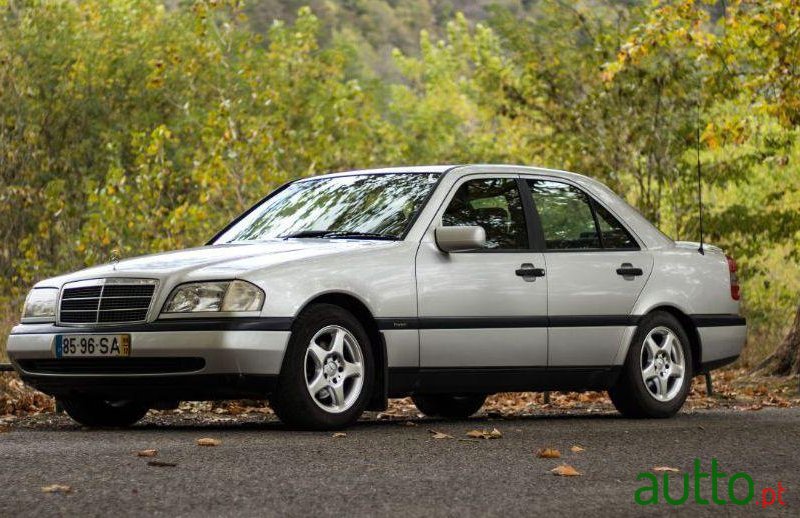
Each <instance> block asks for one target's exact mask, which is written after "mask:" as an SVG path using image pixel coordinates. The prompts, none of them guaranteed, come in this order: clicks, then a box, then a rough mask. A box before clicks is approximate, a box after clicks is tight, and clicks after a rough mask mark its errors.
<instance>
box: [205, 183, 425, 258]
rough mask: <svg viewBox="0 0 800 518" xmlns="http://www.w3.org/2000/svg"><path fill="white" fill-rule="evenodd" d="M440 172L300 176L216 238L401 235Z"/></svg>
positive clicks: (223, 241)
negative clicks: (305, 178) (324, 176)
mask: <svg viewBox="0 0 800 518" xmlns="http://www.w3.org/2000/svg"><path fill="white" fill-rule="evenodd" d="M438 176H439V175H438V174H418V173H399V174H395V173H391V174H363V175H351V176H340V177H329V178H319V179H311V180H303V181H299V182H295V183H293V184H291V185H289V186H288V187H287V188H285V189H284V190H283V191H281V192H279V193H277V194H276V195H275V196H273V197H271V198H269V199H268V200H266V201H265V202H264V203H263V204H261V205H260V206H259V207H257V208H256V209H255V210H253V211H252V212H251V213H250V214H248V215H247V216H246V217H245V218H243V219H242V220H241V221H240V222H238V223H237V224H235V225H234V226H233V227H231V228H230V229H228V230H227V231H226V232H225V233H224V234H223V235H222V236H221V237H220V238H219V239H218V240H217V241H216V242H217V243H231V242H235V241H255V240H262V239H271V238H280V237H325V238H335V237H347V238H354V239H358V238H362V239H392V238H394V239H399V238H401V237H402V235H403V233H404V232H405V230H406V227H407V226H408V225H409V223H410V222H411V221H412V220H413V218H414V215H415V214H416V213H417V211H419V210H420V208H421V207H420V206H421V204H422V203H423V201H424V200H425V198H426V196H427V195H428V193H429V192H430V190H431V189H432V188H433V185H434V183H435V182H436V180H437V178H438Z"/></svg>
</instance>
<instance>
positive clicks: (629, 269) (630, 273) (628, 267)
mask: <svg viewBox="0 0 800 518" xmlns="http://www.w3.org/2000/svg"><path fill="white" fill-rule="evenodd" d="M617 275H622V276H623V277H638V276H639V275H644V272H643V271H642V269H641V268H635V267H634V266H633V265H632V264H631V263H622V264H621V265H620V267H619V268H617Z"/></svg>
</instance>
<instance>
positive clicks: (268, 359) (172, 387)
mask: <svg viewBox="0 0 800 518" xmlns="http://www.w3.org/2000/svg"><path fill="white" fill-rule="evenodd" d="M108 332H109V331H107V330H105V329H99V328H98V329H79V328H72V327H63V328H55V327H54V326H50V325H21V326H17V327H15V328H14V329H13V330H12V333H11V335H10V336H9V338H8V346H7V351H8V356H9V358H10V359H11V362H12V364H13V365H14V367H15V369H16V370H17V371H18V372H19V374H20V377H21V378H22V379H23V380H24V381H25V382H27V383H29V384H31V385H33V386H34V387H36V388H37V389H39V390H41V391H43V392H45V393H48V394H52V395H56V396H63V395H67V394H78V393H80V394H90V393H91V394H97V395H104V394H105V395H114V396H119V397H138V398H151V399H152V398H156V399H174V400H187V399H227V398H236V397H250V396H262V397H263V395H264V394H266V393H268V392H270V391H271V390H272V388H273V387H274V384H275V379H276V378H277V375H278V374H279V373H280V369H281V363H282V362H283V355H284V352H285V350H286V346H287V343H288V340H289V331H261V330H227V329H221V330H209V329H205V330H174V331H164V330H161V329H159V330H157V331H150V330H148V329H142V328H141V327H140V328H138V329H136V330H135V331H132V332H129V333H128V332H127V331H126V330H125V329H114V330H113V332H114V333H127V334H130V336H131V354H130V357H126V358H80V359H78V358H76V359H69V360H66V361H64V359H61V360H59V359H56V358H55V340H56V336H57V335H58V334H62V335H66V334H71V333H74V334H91V333H108ZM96 360H97V361H96Z"/></svg>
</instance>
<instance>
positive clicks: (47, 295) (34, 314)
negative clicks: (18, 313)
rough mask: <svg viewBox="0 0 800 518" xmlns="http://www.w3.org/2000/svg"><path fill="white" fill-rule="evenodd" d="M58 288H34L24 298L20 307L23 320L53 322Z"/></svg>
mask: <svg viewBox="0 0 800 518" xmlns="http://www.w3.org/2000/svg"><path fill="white" fill-rule="evenodd" d="M57 303H58V290H57V289H56V288H34V289H32V290H31V291H30V293H28V297H27V298H26V299H25V306H24V307H23V308H22V321H23V322H55V321H56V304H57Z"/></svg>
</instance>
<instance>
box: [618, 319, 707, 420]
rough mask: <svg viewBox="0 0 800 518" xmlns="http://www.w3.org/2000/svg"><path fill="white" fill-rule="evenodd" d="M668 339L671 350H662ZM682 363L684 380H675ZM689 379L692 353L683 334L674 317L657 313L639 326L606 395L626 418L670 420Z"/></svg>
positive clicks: (683, 399)
mask: <svg viewBox="0 0 800 518" xmlns="http://www.w3.org/2000/svg"><path fill="white" fill-rule="evenodd" d="M670 335H671V336H672V340H669V341H670V342H671V343H672V344H673V345H672V347H671V348H670V347H665V344H666V343H667V341H668V340H667V337H668V336H670ZM659 337H660V338H659ZM648 338H650V340H648ZM646 344H647V345H646ZM659 360H660V362H659ZM681 362H682V366H683V376H682V377H680V378H678V377H677V374H678V372H679V369H678V368H677V367H679V366H680V363H681ZM692 375H693V373H692V350H691V347H690V346H689V337H688V335H687V334H686V331H685V330H684V329H683V326H682V325H681V323H680V322H679V321H678V319H677V318H675V317H674V316H673V315H671V314H669V313H666V312H662V311H657V312H654V313H651V314H650V315H647V316H646V317H644V319H643V320H642V322H641V323H640V324H639V328H638V329H637V330H636V334H635V335H634V337H633V341H632V342H631V346H630V348H629V350H628V355H627V357H626V360H625V365H624V366H623V368H622V373H621V374H620V378H619V379H618V380H617V383H616V384H615V385H614V387H612V388H611V389H610V390H609V391H608V395H609V396H610V397H611V401H612V402H613V403H614V406H615V407H616V409H617V410H618V411H619V412H620V413H621V414H622V415H623V416H625V417H632V418H665V417H672V416H674V415H675V414H676V413H677V412H678V410H680V408H681V407H682V406H683V403H684V402H685V401H686V397H687V396H688V395H689V389H690V388H691V382H692ZM645 378H647V379H648V380H649V381H648V382H647V383H645Z"/></svg>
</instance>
